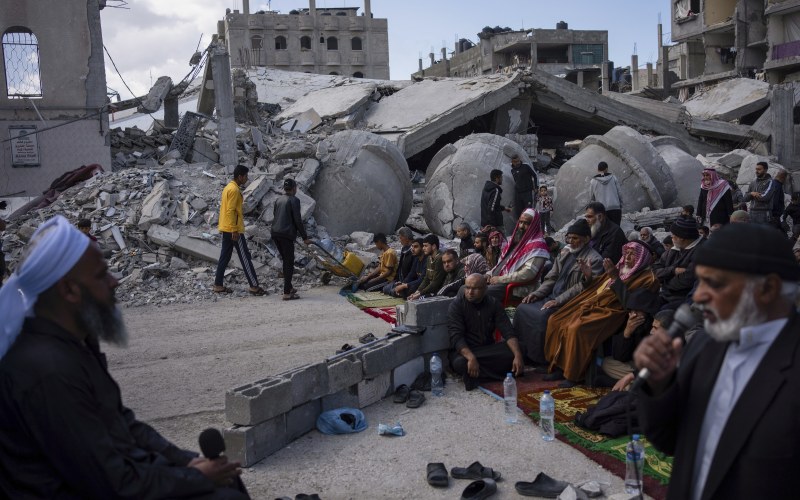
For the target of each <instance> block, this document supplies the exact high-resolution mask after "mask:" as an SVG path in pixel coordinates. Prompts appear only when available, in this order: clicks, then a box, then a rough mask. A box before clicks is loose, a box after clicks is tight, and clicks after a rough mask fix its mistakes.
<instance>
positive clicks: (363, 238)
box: [350, 231, 375, 248]
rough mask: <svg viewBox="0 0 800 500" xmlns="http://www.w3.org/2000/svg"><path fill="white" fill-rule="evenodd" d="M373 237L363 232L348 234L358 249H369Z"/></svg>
mask: <svg viewBox="0 0 800 500" xmlns="http://www.w3.org/2000/svg"><path fill="white" fill-rule="evenodd" d="M374 237H375V235H374V234H372V233H367V232H364V231H353V232H352V233H350V239H351V240H353V243H355V244H356V245H358V246H359V247H360V248H370V247H371V246H372V245H373V243H372V239H373V238H374Z"/></svg>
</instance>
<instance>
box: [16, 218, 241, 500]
mask: <svg viewBox="0 0 800 500" xmlns="http://www.w3.org/2000/svg"><path fill="white" fill-rule="evenodd" d="M117 285H119V282H118V281H117V279H116V278H114V276H113V275H112V274H111V273H110V272H109V269H108V265H107V264H106V262H105V260H104V259H103V254H102V252H101V251H100V248H99V247H98V246H97V244H96V243H94V242H92V241H91V240H90V239H89V238H87V237H86V236H85V235H83V234H81V233H80V232H79V231H78V230H77V229H75V228H74V227H73V226H72V225H71V224H70V223H69V222H68V221H67V219H65V218H64V217H62V216H60V215H57V216H55V217H53V218H52V219H50V220H48V221H47V222H45V223H44V224H43V225H42V226H40V227H39V229H37V230H36V232H35V233H34V235H33V237H32V238H31V242H30V243H29V245H28V248H27V249H26V257H25V258H24V260H23V262H22V263H21V264H20V265H19V266H18V267H17V269H16V271H15V272H14V274H12V275H11V278H10V279H9V281H8V283H7V285H6V286H5V287H3V288H2V289H0V429H2V432H0V435H1V436H2V437H0V496H2V497H3V498H60V499H67V498H70V499H77V498H93V499H101V498H102V499H105V498H182V499H191V498H195V499H205V500H223V499H225V500H234V499H246V498H249V497H247V495H246V494H245V493H243V492H242V491H243V486H242V485H241V482H240V481H239V478H238V476H239V474H240V473H241V470H240V469H239V464H238V463H234V462H228V461H227V459H226V458H225V456H224V455H223V456H221V457H219V458H215V459H206V458H199V457H198V455H197V453H193V452H191V451H187V450H182V449H180V448H178V447H177V446H175V445H174V444H172V443H170V442H169V441H167V440H166V439H165V438H164V437H163V436H161V435H160V434H159V433H158V432H156V431H155V430H154V429H153V428H152V427H150V426H149V425H147V424H145V423H144V422H141V421H139V420H137V419H136V416H135V415H134V414H133V411H131V410H130V409H128V408H126V407H125V406H124V405H123V403H122V395H121V393H120V387H119V385H118V384H117V382H116V381H115V380H114V379H113V378H112V376H111V374H110V373H109V371H108V364H107V362H106V357H105V355H104V354H103V353H102V352H101V350H100V341H103V342H107V343H110V344H115V345H118V346H124V345H125V343H126V340H127V335H126V331H125V324H124V322H123V321H122V315H121V313H120V311H119V309H118V308H117V306H116V299H115V298H114V290H115V289H116V287H117ZM228 485H230V487H228ZM234 485H235V486H234ZM235 488H236V489H235ZM237 489H240V490H239V491H237Z"/></svg>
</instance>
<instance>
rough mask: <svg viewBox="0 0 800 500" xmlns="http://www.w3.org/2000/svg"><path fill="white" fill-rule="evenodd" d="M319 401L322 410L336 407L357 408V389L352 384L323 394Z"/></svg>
mask: <svg viewBox="0 0 800 500" xmlns="http://www.w3.org/2000/svg"><path fill="white" fill-rule="evenodd" d="M321 401H322V411H328V410H335V409H337V408H358V389H357V387H356V386H355V385H353V386H351V387H348V388H347V389H342V390H341V391H339V392H334V393H333V394H329V395H327V396H324V397H323V398H322V399H321Z"/></svg>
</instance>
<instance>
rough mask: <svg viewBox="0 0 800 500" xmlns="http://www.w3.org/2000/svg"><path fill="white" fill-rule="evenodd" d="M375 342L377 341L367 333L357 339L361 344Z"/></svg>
mask: <svg viewBox="0 0 800 500" xmlns="http://www.w3.org/2000/svg"><path fill="white" fill-rule="evenodd" d="M376 340H378V339H377V338H376V337H375V335H373V334H372V333H367V334H365V335H362V336H360V337H358V341H359V342H361V343H362V344H369V343H370V342H374V341H376Z"/></svg>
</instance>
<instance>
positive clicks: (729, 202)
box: [697, 189, 733, 227]
mask: <svg viewBox="0 0 800 500" xmlns="http://www.w3.org/2000/svg"><path fill="white" fill-rule="evenodd" d="M707 199H708V191H706V190H705V189H701V190H700V197H699V198H698V199H697V216H698V217H700V218H701V219H705V218H706V217H708V225H709V227H710V226H713V225H714V224H727V223H729V222H730V221H731V214H732V213H733V195H732V194H731V190H730V189H729V190H727V191H725V193H724V194H723V195H722V198H721V199H720V200H719V201H718V202H717V204H716V205H715V206H714V209H713V210H711V213H710V214H707V213H706V200H707Z"/></svg>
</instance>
